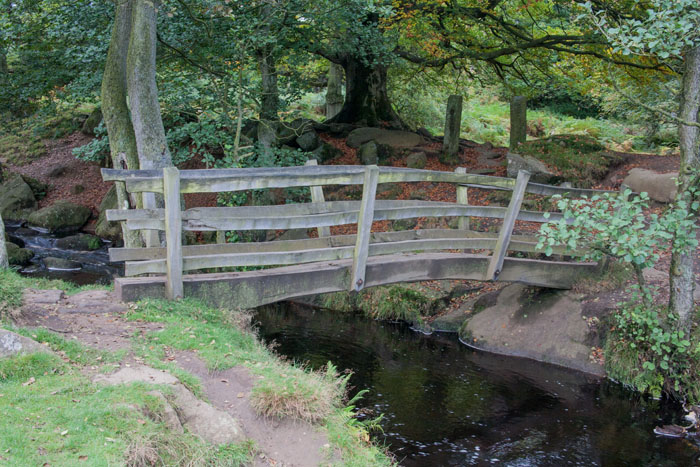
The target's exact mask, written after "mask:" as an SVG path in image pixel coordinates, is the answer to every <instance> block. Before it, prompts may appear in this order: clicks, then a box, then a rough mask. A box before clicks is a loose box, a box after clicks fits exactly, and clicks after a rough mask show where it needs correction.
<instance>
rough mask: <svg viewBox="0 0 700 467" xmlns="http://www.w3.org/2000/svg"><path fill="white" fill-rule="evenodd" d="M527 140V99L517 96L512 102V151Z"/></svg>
mask: <svg viewBox="0 0 700 467" xmlns="http://www.w3.org/2000/svg"><path fill="white" fill-rule="evenodd" d="M526 138H527V99H526V98H525V97H524V96H515V97H513V99H512V100H511V101H510V149H515V148H517V147H518V145H519V144H522V143H524V142H525V140H526Z"/></svg>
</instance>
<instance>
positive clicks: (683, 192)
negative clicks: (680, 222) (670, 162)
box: [586, 0, 700, 330]
mask: <svg viewBox="0 0 700 467" xmlns="http://www.w3.org/2000/svg"><path fill="white" fill-rule="evenodd" d="M586 7H587V8H588V10H589V12H590V15H591V16H590V18H591V19H592V20H593V23H594V25H595V26H596V27H597V28H598V30H599V31H601V32H602V34H604V35H605V36H606V38H607V40H608V41H609V43H610V44H611V45H612V46H613V50H614V51H615V52H617V53H620V54H622V55H625V56H638V57H640V58H642V59H647V60H658V61H660V62H662V63H664V64H665V65H666V67H667V69H669V70H670V71H672V72H677V73H680V74H681V76H682V79H681V81H682V83H681V90H680V95H679V96H678V100H679V107H678V109H679V110H678V114H677V116H676V115H672V114H670V113H668V112H665V111H663V110H662V109H658V108H652V107H650V106H649V105H647V104H645V103H644V102H641V101H640V100H638V99H635V98H634V97H632V96H626V97H627V98H628V99H629V100H630V101H632V102H633V103H635V104H636V105H639V106H640V107H644V108H646V109H647V110H650V111H652V112H655V113H657V114H658V115H659V116H660V117H661V118H665V119H668V120H670V121H672V122H673V123H676V124H677V125H678V136H679V143H680V152H681V163H680V172H679V177H678V178H679V179H678V193H679V195H678V199H677V200H676V203H677V204H679V205H680V206H682V207H685V209H687V210H688V213H689V215H694V216H696V217H697V215H698V212H697V208H695V209H693V207H694V203H696V202H697V199H694V197H696V196H697V190H696V189H695V187H696V186H697V185H698V184H699V183H700V180H699V179H698V173H700V5H699V4H698V3H697V1H695V0H649V1H647V2H640V3H637V2H635V3H634V4H632V6H631V7H629V9H627V10H623V11H618V10H613V9H610V8H605V7H604V6H603V7H601V6H600V4H598V3H594V2H588V3H587V4H586ZM687 230H688V229H687V228H683V229H679V230H677V231H676V232H675V234H674V245H673V249H672V257H671V268H670V271H669V275H670V277H669V282H670V288H671V290H670V301H669V306H670V308H671V310H672V311H673V312H674V313H675V314H676V316H678V318H679V323H680V325H681V326H682V327H683V328H684V329H686V330H687V329H690V325H691V324H692V319H693V308H694V301H693V291H694V288H695V280H694V277H693V263H694V254H695V248H696V246H693V244H692V243H689V242H687V241H686V239H687V237H689V236H691V235H692V236H694V230H692V229H691V232H688V231H687Z"/></svg>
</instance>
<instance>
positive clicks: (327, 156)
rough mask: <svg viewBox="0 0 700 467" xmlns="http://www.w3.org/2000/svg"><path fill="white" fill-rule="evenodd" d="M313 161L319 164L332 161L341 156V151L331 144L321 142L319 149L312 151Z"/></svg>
mask: <svg viewBox="0 0 700 467" xmlns="http://www.w3.org/2000/svg"><path fill="white" fill-rule="evenodd" d="M312 154H313V159H316V160H317V161H318V163H319V164H323V163H324V162H326V161H329V160H331V159H334V158H336V157H338V156H340V155H341V154H342V151H341V150H340V149H338V148H336V147H335V146H333V145H332V144H328V143H326V142H321V144H320V145H319V147H317V148H316V149H314V150H313V151H312Z"/></svg>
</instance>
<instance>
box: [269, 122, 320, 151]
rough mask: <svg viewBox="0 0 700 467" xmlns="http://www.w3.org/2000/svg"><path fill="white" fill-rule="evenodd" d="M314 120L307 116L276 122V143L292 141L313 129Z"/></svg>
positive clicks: (282, 143)
mask: <svg viewBox="0 0 700 467" xmlns="http://www.w3.org/2000/svg"><path fill="white" fill-rule="evenodd" d="M313 128H314V122H313V120H309V119H308V118H297V119H295V120H292V121H291V122H278V123H277V144H278V145H279V146H281V145H284V144H291V143H293V142H294V141H295V140H296V139H297V138H298V137H299V136H301V135H303V134H305V133H308V132H311V131H313Z"/></svg>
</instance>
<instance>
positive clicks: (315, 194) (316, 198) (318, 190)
mask: <svg viewBox="0 0 700 467" xmlns="http://www.w3.org/2000/svg"><path fill="white" fill-rule="evenodd" d="M306 165H318V161H316V159H309V160H308V161H306ZM311 202H312V203H325V202H326V198H325V197H324V196H323V187H322V186H321V185H314V186H312V187H311ZM318 236H319V237H330V236H331V228H330V227H328V226H324V227H318Z"/></svg>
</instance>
